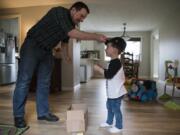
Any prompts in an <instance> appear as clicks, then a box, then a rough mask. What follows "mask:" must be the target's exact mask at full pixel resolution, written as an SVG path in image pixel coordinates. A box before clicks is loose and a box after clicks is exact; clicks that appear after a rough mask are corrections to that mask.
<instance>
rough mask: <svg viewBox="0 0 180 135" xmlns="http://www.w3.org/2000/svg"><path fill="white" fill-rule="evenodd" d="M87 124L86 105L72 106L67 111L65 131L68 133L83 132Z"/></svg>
mask: <svg viewBox="0 0 180 135" xmlns="http://www.w3.org/2000/svg"><path fill="white" fill-rule="evenodd" d="M87 122H88V108H87V105H86V104H72V105H71V107H70V109H69V110H68V111H67V120H66V129H67V132H68V133H80V132H85V131H86V129H87Z"/></svg>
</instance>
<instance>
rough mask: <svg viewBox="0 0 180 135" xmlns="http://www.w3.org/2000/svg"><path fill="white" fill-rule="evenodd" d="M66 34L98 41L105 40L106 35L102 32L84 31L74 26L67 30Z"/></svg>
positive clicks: (80, 38)
mask: <svg viewBox="0 0 180 135" xmlns="http://www.w3.org/2000/svg"><path fill="white" fill-rule="evenodd" d="M68 36H69V37H71V38H76V39H79V40H96V41H99V42H106V40H107V37H106V36H104V35H102V34H96V33H89V32H84V31H80V30H78V29H76V28H75V29H72V30H71V31H69V32H68Z"/></svg>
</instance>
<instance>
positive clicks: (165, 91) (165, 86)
mask: <svg viewBox="0 0 180 135" xmlns="http://www.w3.org/2000/svg"><path fill="white" fill-rule="evenodd" d="M164 94H166V84H165V85H164Z"/></svg>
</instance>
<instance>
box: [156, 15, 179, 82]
mask: <svg viewBox="0 0 180 135" xmlns="http://www.w3.org/2000/svg"><path fill="white" fill-rule="evenodd" d="M159 59H160V63H159V71H160V72H159V76H160V80H164V77H165V66H164V62H165V60H175V59H177V60H179V62H180V17H179V15H178V14H177V15H175V16H172V17H171V18H168V19H167V20H166V21H164V23H163V24H162V25H161V27H160V58H159ZM178 74H179V75H180V65H179V67H178Z"/></svg>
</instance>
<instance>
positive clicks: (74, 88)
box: [62, 84, 80, 91]
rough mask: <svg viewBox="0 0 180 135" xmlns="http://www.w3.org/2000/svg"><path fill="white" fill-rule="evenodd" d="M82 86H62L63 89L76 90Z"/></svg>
mask: <svg viewBox="0 0 180 135" xmlns="http://www.w3.org/2000/svg"><path fill="white" fill-rule="evenodd" d="M79 88H80V84H77V85H75V86H74V87H62V90H63V91H74V90H77V89H79Z"/></svg>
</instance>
